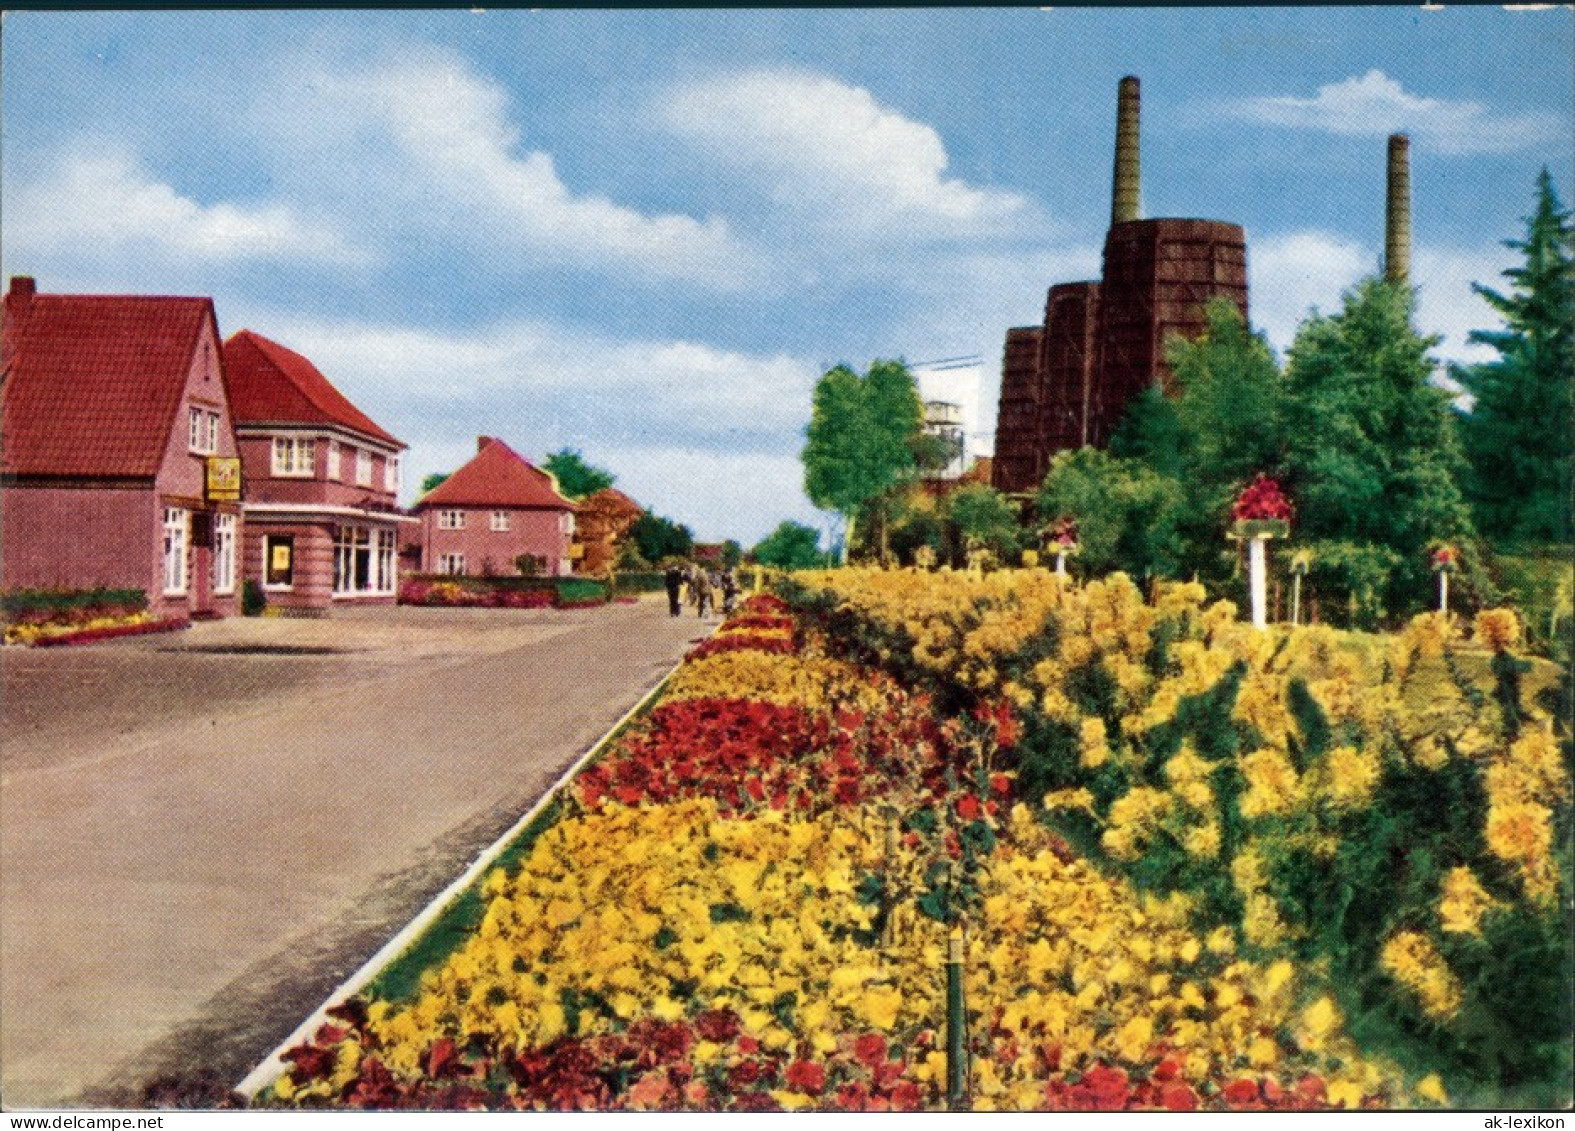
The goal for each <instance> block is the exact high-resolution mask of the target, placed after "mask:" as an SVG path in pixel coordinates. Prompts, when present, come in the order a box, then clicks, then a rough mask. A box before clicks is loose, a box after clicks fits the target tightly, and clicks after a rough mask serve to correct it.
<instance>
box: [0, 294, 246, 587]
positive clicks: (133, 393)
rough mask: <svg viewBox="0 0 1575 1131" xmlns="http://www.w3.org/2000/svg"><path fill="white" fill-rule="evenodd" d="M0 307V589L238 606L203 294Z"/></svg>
mask: <svg viewBox="0 0 1575 1131" xmlns="http://www.w3.org/2000/svg"><path fill="white" fill-rule="evenodd" d="M0 309H3V313H0V370H3V372H0V381H3V386H0V400H3V408H0V433H3V436H4V443H3V454H0V586H3V587H4V588H6V589H18V588H45V587H47V588H68V589H90V588H98V587H108V588H116V589H140V590H143V591H144V592H145V593H146V594H147V596H148V606H149V611H150V612H152V613H153V614H154V615H155V616H160V617H172V616H192V617H206V616H229V615H233V614H234V613H236V612H237V611H238V610H239V594H238V590H239V579H240V569H239V565H238V551H239V547H240V544H241V539H242V537H243V534H244V522H243V518H242V514H241V502H240V498H241V494H240V493H241V479H240V465H239V461H238V459H237V456H238V454H239V453H238V450H237V447H236V438H235V430H234V426H233V422H232V420H231V410H230V403H229V400H228V397H227V393H226V385H225V374H224V357H223V352H222V350H221V348H220V338H219V329H218V320H217V318H216V317H215V314H214V310H213V300H212V299H208V298H170V297H151V296H132V295H54V294H39V293H37V287H36V284H35V283H34V280H33V279H31V278H29V277H26V276H18V277H16V278H13V279H12V280H11V285H10V289H9V290H8V292H7V293H6V295H5V299H4V303H3V308H0Z"/></svg>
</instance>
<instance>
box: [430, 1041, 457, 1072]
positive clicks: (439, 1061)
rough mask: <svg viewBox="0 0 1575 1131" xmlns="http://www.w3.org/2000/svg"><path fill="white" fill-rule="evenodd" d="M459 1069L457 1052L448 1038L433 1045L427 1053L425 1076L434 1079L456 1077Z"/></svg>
mask: <svg viewBox="0 0 1575 1131" xmlns="http://www.w3.org/2000/svg"><path fill="white" fill-rule="evenodd" d="M459 1068H460V1063H459V1052H458V1050H456V1049H455V1048H454V1042H453V1040H451V1039H450V1038H448V1037H444V1038H443V1039H442V1040H441V1041H438V1042H437V1043H436V1044H434V1045H433V1046H432V1048H431V1050H430V1051H429V1052H428V1053H427V1075H428V1076H431V1077H433V1078H434V1079H437V1078H439V1077H443V1076H451V1075H453V1076H457V1075H458V1074H459V1071H458V1070H459Z"/></svg>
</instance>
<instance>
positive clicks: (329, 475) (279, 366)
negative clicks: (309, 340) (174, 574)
mask: <svg viewBox="0 0 1575 1131" xmlns="http://www.w3.org/2000/svg"><path fill="white" fill-rule="evenodd" d="M224 361H225V372H226V377H227V380H228V382H229V389H230V401H231V404H232V405H233V407H234V412H235V430H236V434H237V436H238V438H239V442H240V453H241V468H242V473H243V476H244V478H245V481H246V506H245V511H246V540H245V549H244V561H245V576H246V577H247V578H249V579H251V580H254V581H256V582H257V584H259V585H260V586H261V587H262V589H263V592H264V595H265V596H266V597H267V598H268V602H269V604H270V605H273V606H276V607H279V608H284V609H292V610H297V611H302V612H322V611H325V610H327V609H329V608H331V607H332V606H334V605H336V604H338V605H343V604H389V603H392V602H393V600H394V598H395V594H396V593H397V592H398V588H399V581H398V566H397V560H398V558H397V551H396V547H397V544H398V531H399V526H400V524H401V523H410V524H414V523H415V520H414V519H411V518H407V517H405V516H403V515H402V514H401V513H400V512H399V506H398V495H399V460H400V454H401V453H402V452H403V451H404V450H405V445H404V444H402V443H401V442H400V441H398V440H396V439H395V438H394V437H393V436H391V435H389V434H388V433H387V432H386V431H384V430H383V429H382V428H381V427H379V426H378V425H377V424H376V423H374V422H373V421H372V420H371V419H370V418H369V417H368V416H367V415H366V414H365V413H363V412H362V411H361V410H360V409H358V408H356V407H355V405H353V404H351V403H350V401H349V400H347V399H346V398H345V396H344V395H343V394H342V393H340V392H339V390H338V389H336V388H334V386H333V385H332V384H330V383H329V381H328V379H327V378H326V377H324V376H323V375H322V373H320V372H319V371H318V369H317V367H316V366H315V365H313V364H312V363H311V362H310V361H308V360H307V359H306V358H305V357H302V356H301V355H300V354H298V353H296V352H295V351H293V350H290V349H286V348H285V347H284V346H281V345H279V344H278V343H277V342H272V341H269V340H268V339H267V338H265V337H263V336H262V335H260V334H255V333H253V332H252V331H250V330H242V331H241V332H240V333H238V334H236V335H234V336H233V337H232V338H230V340H229V341H228V342H226V343H225V345H224Z"/></svg>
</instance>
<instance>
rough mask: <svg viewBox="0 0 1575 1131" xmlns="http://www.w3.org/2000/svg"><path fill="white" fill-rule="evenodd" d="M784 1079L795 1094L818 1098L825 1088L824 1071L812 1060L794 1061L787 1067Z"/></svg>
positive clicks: (822, 1067) (821, 1066)
mask: <svg viewBox="0 0 1575 1131" xmlns="http://www.w3.org/2000/svg"><path fill="white" fill-rule="evenodd" d="M785 1079H786V1080H787V1086H788V1087H789V1088H792V1089H793V1090H794V1091H795V1092H804V1093H806V1094H807V1095H811V1096H818V1095H820V1093H821V1091H822V1090H824V1088H825V1087H826V1069H825V1066H824V1065H821V1064H817V1063H816V1062H815V1061H813V1060H795V1061H794V1062H793V1063H792V1064H790V1065H788V1067H787V1075H786V1077H785Z"/></svg>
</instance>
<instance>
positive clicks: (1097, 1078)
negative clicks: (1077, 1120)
mask: <svg viewBox="0 0 1575 1131" xmlns="http://www.w3.org/2000/svg"><path fill="white" fill-rule="evenodd" d="M1078 1087H1079V1088H1081V1089H1082V1090H1083V1091H1084V1092H1085V1093H1087V1095H1088V1098H1089V1099H1091V1100H1092V1101H1093V1102H1094V1105H1095V1110H1098V1111H1120V1110H1121V1109H1122V1108H1123V1107H1125V1106H1126V1102H1127V1091H1128V1080H1127V1074H1126V1072H1125V1070H1123V1069H1120V1068H1111V1067H1109V1066H1108V1065H1104V1064H1096V1065H1094V1067H1092V1068H1090V1069H1089V1070H1088V1071H1087V1072H1085V1073H1083V1080H1082V1082H1081V1083H1080V1084H1079V1085H1078Z"/></svg>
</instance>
